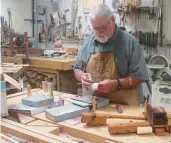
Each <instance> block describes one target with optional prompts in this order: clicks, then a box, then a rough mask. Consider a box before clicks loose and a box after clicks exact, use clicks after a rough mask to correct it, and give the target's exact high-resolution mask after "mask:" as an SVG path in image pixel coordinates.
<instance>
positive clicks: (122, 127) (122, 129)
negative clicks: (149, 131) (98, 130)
mask: <svg viewBox="0 0 171 143" xmlns="http://www.w3.org/2000/svg"><path fill="white" fill-rule="evenodd" d="M147 126H150V123H149V122H147V121H144V122H130V123H123V124H108V130H109V132H110V134H118V133H136V132H137V127H147Z"/></svg>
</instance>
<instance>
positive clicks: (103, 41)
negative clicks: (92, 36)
mask: <svg viewBox="0 0 171 143" xmlns="http://www.w3.org/2000/svg"><path fill="white" fill-rule="evenodd" d="M96 39H97V40H98V41H99V42H100V43H106V42H107V41H108V36H106V35H102V36H100V37H98V36H96Z"/></svg>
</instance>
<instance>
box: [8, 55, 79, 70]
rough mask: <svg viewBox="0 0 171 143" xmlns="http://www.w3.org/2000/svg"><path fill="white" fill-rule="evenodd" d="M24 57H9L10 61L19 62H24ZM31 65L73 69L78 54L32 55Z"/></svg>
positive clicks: (54, 68) (44, 67)
mask: <svg viewBox="0 0 171 143" xmlns="http://www.w3.org/2000/svg"><path fill="white" fill-rule="evenodd" d="M22 60H23V58H22V57H7V61H8V62H17V63H19V64H22ZM29 60H30V61H29V62H30V67H33V68H43V69H50V70H72V66H73V64H74V63H75V62H76V56H66V57H64V56H63V57H62V56H61V57H44V56H42V57H30V58H29Z"/></svg>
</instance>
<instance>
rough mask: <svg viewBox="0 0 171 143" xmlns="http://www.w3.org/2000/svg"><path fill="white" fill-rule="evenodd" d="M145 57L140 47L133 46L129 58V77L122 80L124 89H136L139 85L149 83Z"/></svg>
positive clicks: (137, 45)
mask: <svg viewBox="0 0 171 143" xmlns="http://www.w3.org/2000/svg"><path fill="white" fill-rule="evenodd" d="M148 80H149V76H148V72H147V67H146V62H145V57H144V55H143V53H142V50H141V48H140V45H139V44H138V43H136V44H135V45H133V51H132V53H130V56H129V68H128V77H126V78H122V79H120V82H121V85H122V88H135V87H136V86H137V85H139V84H141V83H143V82H145V81H148Z"/></svg>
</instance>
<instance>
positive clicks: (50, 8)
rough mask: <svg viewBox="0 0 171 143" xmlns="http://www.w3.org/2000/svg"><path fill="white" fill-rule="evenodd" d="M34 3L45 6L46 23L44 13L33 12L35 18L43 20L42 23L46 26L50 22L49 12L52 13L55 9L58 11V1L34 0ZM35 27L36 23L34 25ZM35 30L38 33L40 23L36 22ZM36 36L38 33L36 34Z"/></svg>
mask: <svg viewBox="0 0 171 143" xmlns="http://www.w3.org/2000/svg"><path fill="white" fill-rule="evenodd" d="M36 5H37V6H42V7H44V8H45V7H46V12H47V23H46V18H45V16H46V14H45V15H39V14H38V13H36V14H35V18H36V19H37V20H43V22H44V24H45V28H46V24H47V26H48V25H49V24H50V13H53V12H55V11H58V9H59V8H58V2H57V1H53V2H51V1H44V0H36ZM35 27H36V25H35ZM37 28H38V29H37V30H38V33H39V32H40V28H41V24H38V26H37ZM36 33H37V32H36V28H35V34H36ZM37 36H38V35H37Z"/></svg>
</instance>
